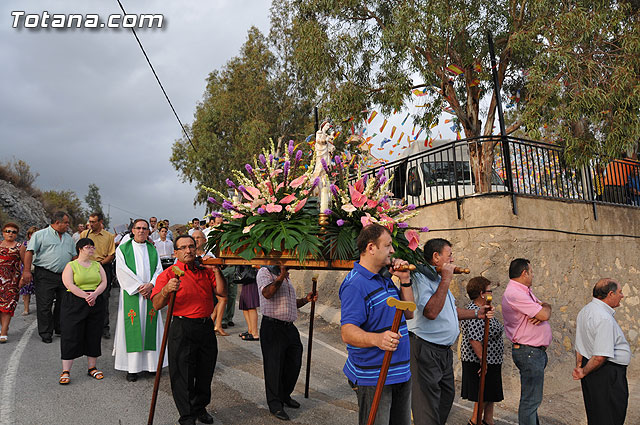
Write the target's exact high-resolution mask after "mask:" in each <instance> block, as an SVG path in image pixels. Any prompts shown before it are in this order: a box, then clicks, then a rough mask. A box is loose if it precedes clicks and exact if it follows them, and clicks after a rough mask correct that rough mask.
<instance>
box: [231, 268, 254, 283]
mask: <svg viewBox="0 0 640 425" xmlns="http://www.w3.org/2000/svg"><path fill="white" fill-rule="evenodd" d="M257 275H258V270H256V269H254V268H253V267H251V266H236V271H235V274H234V276H233V281H234V282H235V283H237V284H239V285H246V284H250V283H256V276H257Z"/></svg>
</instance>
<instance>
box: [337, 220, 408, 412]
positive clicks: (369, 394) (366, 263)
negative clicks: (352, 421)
mask: <svg viewBox="0 0 640 425" xmlns="http://www.w3.org/2000/svg"><path fill="white" fill-rule="evenodd" d="M391 241H392V239H391V233H390V232H389V230H388V229H387V228H386V227H383V226H380V225H379V224H370V225H369V226H366V227H365V228H364V229H362V231H361V232H360V235H359V236H358V239H357V241H356V244H357V246H358V250H359V251H360V261H356V262H355V263H354V265H353V270H351V272H349V274H348V275H347V277H346V278H345V279H344V281H343V282H342V285H341V286H340V301H341V303H342V307H341V314H342V318H341V326H342V327H341V332H342V340H343V341H344V342H345V343H346V344H347V351H348V353H349V357H348V358H347V362H346V363H345V365H344V369H343V371H344V374H345V375H346V376H347V378H348V379H349V384H350V385H351V387H352V388H353V389H354V390H355V392H356V394H357V396H358V407H359V421H358V422H359V424H360V425H365V424H366V423H367V418H368V417H369V411H370V410H371V404H372V402H373V396H374V393H375V389H376V384H377V382H378V376H380V368H381V367H382V359H383V358H384V353H385V351H394V353H393V356H392V357H391V366H390V367H389V373H388V374H387V379H386V381H385V386H384V389H383V391H382V397H381V399H380V405H379V407H378V411H377V414H376V420H375V424H376V425H382V424H384V425H388V424H389V418H390V416H391V415H393V423H394V424H397V425H410V424H411V404H410V399H411V371H410V369H409V338H407V335H408V334H407V325H406V322H404V321H403V322H402V323H401V324H400V329H399V331H398V333H395V332H391V331H390V330H389V329H390V328H391V324H392V323H393V316H394V315H395V309H394V308H393V307H389V306H388V305H387V303H386V301H387V298H389V297H394V298H397V299H400V300H403V301H413V291H412V289H411V280H410V274H409V272H408V271H406V272H399V271H395V270H393V268H392V269H391V273H392V274H393V275H395V276H397V277H398V278H399V279H400V283H401V288H400V289H398V288H397V287H396V286H395V285H394V284H393V282H392V281H391V279H390V278H389V277H385V276H383V275H382V274H380V272H381V271H386V266H389V265H391V264H392V259H391V255H392V254H393V253H394V250H393V246H392V244H391ZM402 264H407V262H406V261H403V260H399V259H393V266H394V267H397V266H399V265H402ZM404 314H405V318H406V319H410V318H411V317H413V312H410V311H405V313H404Z"/></svg>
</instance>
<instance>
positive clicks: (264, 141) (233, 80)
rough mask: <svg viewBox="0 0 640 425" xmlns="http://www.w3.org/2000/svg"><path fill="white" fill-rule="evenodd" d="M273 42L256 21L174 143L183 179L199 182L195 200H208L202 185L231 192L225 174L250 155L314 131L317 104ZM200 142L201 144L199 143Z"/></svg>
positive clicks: (175, 161)
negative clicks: (184, 132)
mask: <svg viewBox="0 0 640 425" xmlns="http://www.w3.org/2000/svg"><path fill="white" fill-rule="evenodd" d="M271 47H272V44H271V42H270V40H269V39H267V38H266V37H265V36H264V35H263V34H261V33H260V31H259V30H258V29H256V28H255V27H253V28H251V29H250V30H249V32H248V37H247V41H246V42H245V44H244V45H243V46H242V48H241V51H240V53H239V55H238V56H237V57H235V58H232V59H231V60H230V61H229V62H227V64H226V65H225V66H224V67H223V68H222V69H221V70H215V71H213V72H211V73H210V74H209V77H208V78H207V88H206V91H205V93H204V96H203V100H202V102H200V103H199V104H198V105H197V106H196V112H195V119H194V122H193V124H192V125H191V126H190V127H189V129H188V132H189V134H190V136H191V140H192V142H193V146H192V145H191V144H190V143H189V141H188V140H186V139H184V138H183V139H180V140H177V141H176V142H175V143H174V145H173V150H172V155H171V163H172V164H173V166H174V168H176V170H178V171H179V172H180V174H181V176H182V179H183V181H188V182H189V183H196V184H197V187H199V192H198V194H197V196H196V198H195V203H204V202H205V201H206V199H207V196H208V194H207V191H206V189H203V188H201V186H202V185H206V186H208V187H211V188H214V189H216V190H219V191H223V192H225V193H226V190H227V187H226V185H225V179H226V178H227V177H228V176H230V175H231V170H234V169H241V168H242V166H243V165H244V164H245V162H247V158H251V157H254V156H255V155H257V154H258V153H259V152H260V151H261V150H262V149H263V148H266V147H268V144H269V139H273V140H275V141H277V143H278V147H279V148H281V147H282V146H283V142H286V141H288V140H289V139H295V140H304V138H305V137H306V136H307V135H308V134H310V133H312V132H313V123H312V120H311V111H312V106H311V103H310V101H309V99H308V98H306V97H305V94H304V93H305V89H304V87H303V84H302V83H301V80H299V79H296V78H294V77H295V75H294V74H293V71H292V70H291V69H290V67H289V66H288V65H287V64H286V63H283V61H282V59H281V58H280V57H278V56H277V55H276V54H275V53H274V52H272V50H271ZM194 148H195V149H194Z"/></svg>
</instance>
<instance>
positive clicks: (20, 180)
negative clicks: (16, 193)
mask: <svg viewBox="0 0 640 425" xmlns="http://www.w3.org/2000/svg"><path fill="white" fill-rule="evenodd" d="M39 175H40V174H38V173H33V172H32V171H31V167H30V166H29V164H27V163H26V162H25V161H23V160H21V159H17V160H16V159H14V160H12V161H7V162H5V163H0V180H4V181H8V182H9V183H11V184H12V185H14V186H15V187H17V188H20V189H22V190H24V191H25V192H27V193H28V194H29V195H31V196H32V197H34V198H36V199H38V200H39V199H41V198H40V196H41V194H42V193H41V192H40V190H39V189H38V188H36V187H35V186H34V185H33V184H34V183H35V181H36V179H37V178H38V176H39Z"/></svg>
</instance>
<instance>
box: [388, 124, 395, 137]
mask: <svg viewBox="0 0 640 425" xmlns="http://www.w3.org/2000/svg"><path fill="white" fill-rule="evenodd" d="M395 133H396V126H395V125H394V126H393V128H392V129H391V136H389V137H390V138H392V139H393V135H394V134H395Z"/></svg>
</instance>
